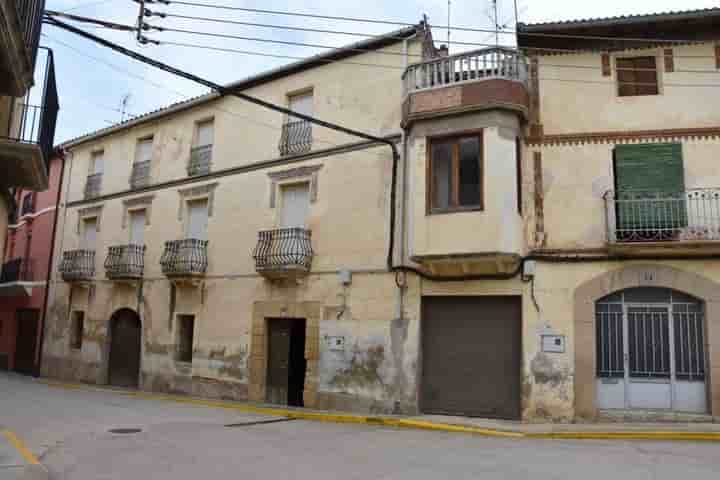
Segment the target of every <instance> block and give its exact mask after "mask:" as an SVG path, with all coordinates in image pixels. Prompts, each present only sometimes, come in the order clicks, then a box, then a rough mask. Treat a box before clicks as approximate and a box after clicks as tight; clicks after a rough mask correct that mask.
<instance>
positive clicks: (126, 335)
mask: <svg viewBox="0 0 720 480" xmlns="http://www.w3.org/2000/svg"><path fill="white" fill-rule="evenodd" d="M141 337H142V336H141V324H140V317H139V316H138V314H137V313H135V312H134V311H133V310H130V309H127V308H124V309H121V310H118V311H117V312H115V314H113V316H112V317H111V319H110V358H109V362H108V383H109V384H110V385H115V386H118V387H132V388H135V387H137V386H138V379H139V376H140V345H141Z"/></svg>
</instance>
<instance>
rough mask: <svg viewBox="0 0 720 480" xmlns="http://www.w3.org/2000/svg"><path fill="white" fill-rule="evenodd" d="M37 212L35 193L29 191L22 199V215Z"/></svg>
mask: <svg viewBox="0 0 720 480" xmlns="http://www.w3.org/2000/svg"><path fill="white" fill-rule="evenodd" d="M34 212H35V193H34V192H28V193H26V194H25V196H24V197H23V200H22V211H21V212H20V215H21V216H22V215H28V214H30V213H34Z"/></svg>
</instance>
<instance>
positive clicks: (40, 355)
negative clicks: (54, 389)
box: [35, 150, 72, 377]
mask: <svg viewBox="0 0 720 480" xmlns="http://www.w3.org/2000/svg"><path fill="white" fill-rule="evenodd" d="M58 156H59V157H60V161H61V163H60V179H59V182H58V192H57V198H56V199H55V219H54V220H53V229H52V237H51V242H50V257H49V258H48V267H47V275H46V279H45V298H44V299H43V308H42V323H41V324H40V339H39V342H38V355H37V367H36V371H35V376H36V377H39V376H40V372H41V369H42V358H43V351H44V347H45V327H46V325H47V321H46V320H47V309H48V302H49V300H50V284H51V283H50V282H51V281H52V272H53V260H54V258H55V240H56V235H57V227H58V217H59V216H60V212H59V211H58V210H59V209H60V200H61V199H62V190H63V180H64V178H65V151H63V150H58ZM70 170H71V171H72V162H71V163H70ZM70 173H71V172H69V173H68V179H69V178H71V176H70ZM69 189H70V182H68V191H69ZM67 193H68V192H66V197H65V198H67ZM66 220H67V209H66V210H65V218H64V219H63V229H64V227H65V224H66ZM63 238H64V235H63ZM60 245H61V248H60V251H62V240H61V241H60Z"/></svg>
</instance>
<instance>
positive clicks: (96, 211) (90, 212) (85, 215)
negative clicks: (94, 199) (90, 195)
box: [75, 205, 103, 235]
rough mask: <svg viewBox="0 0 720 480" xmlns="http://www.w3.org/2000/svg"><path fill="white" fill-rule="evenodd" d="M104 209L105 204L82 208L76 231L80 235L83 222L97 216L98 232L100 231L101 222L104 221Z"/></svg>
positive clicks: (79, 211) (79, 212)
mask: <svg viewBox="0 0 720 480" xmlns="http://www.w3.org/2000/svg"><path fill="white" fill-rule="evenodd" d="M102 209H103V205H96V206H94V207H88V208H81V209H79V210H78V219H77V226H76V229H75V232H76V233H77V234H78V235H80V231H81V226H82V222H83V221H84V220H86V219H89V218H97V230H96V231H97V232H100V224H101V223H102Z"/></svg>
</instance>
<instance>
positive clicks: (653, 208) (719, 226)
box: [605, 188, 720, 243]
mask: <svg viewBox="0 0 720 480" xmlns="http://www.w3.org/2000/svg"><path fill="white" fill-rule="evenodd" d="M605 208H606V213H607V224H608V241H609V242H610V243H632V242H671V241H675V242H683V241H705V240H712V241H720V189H709V188H703V189H693V190H686V191H683V192H676V193H658V192H648V191H624V192H613V191H610V192H607V193H606V194H605Z"/></svg>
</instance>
